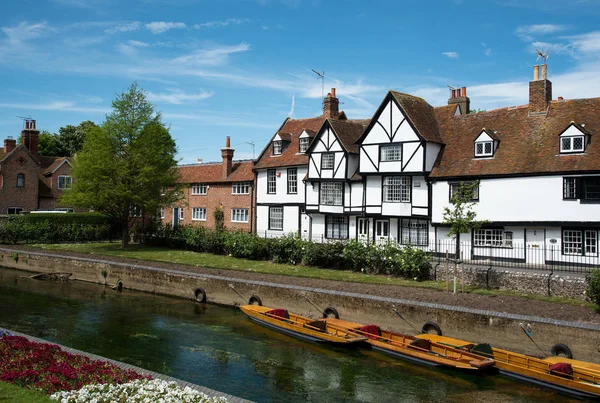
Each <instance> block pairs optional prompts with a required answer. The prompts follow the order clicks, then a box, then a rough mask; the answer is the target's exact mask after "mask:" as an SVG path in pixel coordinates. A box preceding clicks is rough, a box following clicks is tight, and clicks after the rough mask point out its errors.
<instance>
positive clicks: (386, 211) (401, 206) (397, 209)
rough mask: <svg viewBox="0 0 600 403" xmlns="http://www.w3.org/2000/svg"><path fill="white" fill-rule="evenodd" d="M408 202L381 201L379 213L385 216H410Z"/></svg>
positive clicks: (410, 211)
mask: <svg viewBox="0 0 600 403" xmlns="http://www.w3.org/2000/svg"><path fill="white" fill-rule="evenodd" d="M411 213H412V209H411V204H410V203H381V214H383V215H385V216H405V217H407V216H410V215H411Z"/></svg>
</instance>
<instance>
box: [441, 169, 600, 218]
mask: <svg viewBox="0 0 600 403" xmlns="http://www.w3.org/2000/svg"><path fill="white" fill-rule="evenodd" d="M562 187H563V180H562V176H558V175H555V176H535V177H526V178H501V179H483V180H481V181H480V184H479V202H477V203H475V205H474V207H473V210H474V211H475V212H476V213H477V218H478V219H480V220H489V221H500V222H513V221H518V222H520V221H527V222H529V221H533V222H535V221H559V222H565V223H568V222H569V221H571V222H579V221H584V222H585V221H590V220H592V221H593V220H598V217H600V203H594V204H582V203H580V202H579V201H578V200H563V198H562V197H563V193H562V192H563V190H562ZM432 189H433V211H432V215H433V217H432V220H433V222H435V223H440V222H441V221H442V216H443V208H444V207H445V206H449V204H450V203H449V201H448V195H449V192H448V182H434V183H433V185H432Z"/></svg>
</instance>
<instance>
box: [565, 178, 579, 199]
mask: <svg viewBox="0 0 600 403" xmlns="http://www.w3.org/2000/svg"><path fill="white" fill-rule="evenodd" d="M577 182H578V181H577V178H576V177H574V176H566V177H564V178H563V200H577V191H578V189H577Z"/></svg>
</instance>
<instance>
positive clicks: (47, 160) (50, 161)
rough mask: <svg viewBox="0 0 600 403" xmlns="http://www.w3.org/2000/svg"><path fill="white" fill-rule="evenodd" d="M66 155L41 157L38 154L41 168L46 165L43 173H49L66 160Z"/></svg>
mask: <svg viewBox="0 0 600 403" xmlns="http://www.w3.org/2000/svg"><path fill="white" fill-rule="evenodd" d="M68 160H69V158H67V157H43V156H40V164H41V165H42V168H44V167H46V169H45V170H44V172H43V175H49V174H51V173H53V172H54V171H55V170H56V169H57V168H58V167H59V166H60V165H61V164H62V163H63V162H65V161H68Z"/></svg>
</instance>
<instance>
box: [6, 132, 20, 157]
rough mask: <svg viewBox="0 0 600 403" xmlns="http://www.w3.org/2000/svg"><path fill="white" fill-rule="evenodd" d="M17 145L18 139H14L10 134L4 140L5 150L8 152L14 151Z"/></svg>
mask: <svg viewBox="0 0 600 403" xmlns="http://www.w3.org/2000/svg"><path fill="white" fill-rule="evenodd" d="M16 146H17V140H14V139H13V138H12V137H10V136H9V137H7V138H6V139H5V140H4V152H5V153H6V154H8V153H10V152H12V150H14V149H15V147H16Z"/></svg>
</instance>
